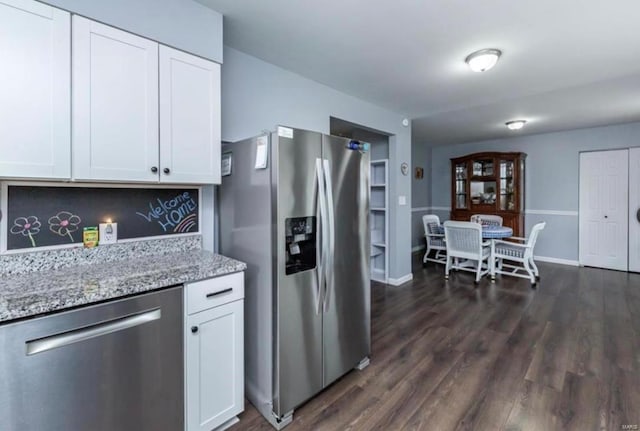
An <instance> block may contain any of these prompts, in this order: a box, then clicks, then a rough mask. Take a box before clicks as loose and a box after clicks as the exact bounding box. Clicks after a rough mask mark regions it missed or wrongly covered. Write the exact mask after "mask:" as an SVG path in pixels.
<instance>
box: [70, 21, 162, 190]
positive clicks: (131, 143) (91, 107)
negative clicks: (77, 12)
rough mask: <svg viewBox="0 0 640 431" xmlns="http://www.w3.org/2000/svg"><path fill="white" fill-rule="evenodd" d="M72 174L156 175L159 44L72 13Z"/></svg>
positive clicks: (78, 176) (117, 177)
mask: <svg viewBox="0 0 640 431" xmlns="http://www.w3.org/2000/svg"><path fill="white" fill-rule="evenodd" d="M72 37H73V177H74V178H75V179H82V180H108V181H158V157H159V155H158V44H157V43H156V42H153V41H150V40H147V39H144V38H141V37H138V36H135V35H133V34H130V33H127V32H124V31H121V30H118V29H115V28H113V27H109V26H106V25H103V24H100V23H97V22H94V21H91V20H88V19H86V18H82V17H79V16H74V17H73V36H72Z"/></svg>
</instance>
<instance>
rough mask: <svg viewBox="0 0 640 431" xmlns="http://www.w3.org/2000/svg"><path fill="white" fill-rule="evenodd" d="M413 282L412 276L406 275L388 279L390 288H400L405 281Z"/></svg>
mask: <svg viewBox="0 0 640 431" xmlns="http://www.w3.org/2000/svg"><path fill="white" fill-rule="evenodd" d="M411 280H413V274H406V275H403V276H402V277H399V278H389V279H388V281H389V284H390V285H392V286H400V285H401V284H404V283H406V282H407V281H411Z"/></svg>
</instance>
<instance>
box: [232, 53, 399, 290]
mask: <svg viewBox="0 0 640 431" xmlns="http://www.w3.org/2000/svg"><path fill="white" fill-rule="evenodd" d="M224 60H225V62H224V65H223V67H222V139H223V140H225V141H230V142H234V141H237V140H240V139H242V138H247V137H250V136H255V135H257V134H259V133H260V132H261V131H263V130H274V128H275V126H276V125H278V124H283V125H287V126H291V127H296V128H302V129H308V130H316V131H319V132H323V133H329V132H330V117H331V116H333V117H336V118H340V119H344V120H346V121H349V122H353V123H355V124H361V125H363V126H365V127H367V128H371V129H375V130H380V131H384V132H385V133H388V134H390V135H391V136H390V137H389V159H390V171H391V172H392V174H391V175H390V176H391V178H390V179H391V183H390V207H391V211H390V213H391V214H390V216H391V217H390V225H389V236H390V253H389V260H390V263H389V268H390V271H389V276H390V277H391V278H400V277H403V276H405V275H407V274H410V273H411V257H410V253H411V228H410V220H411V181H410V177H409V176H403V175H399V174H398V172H399V170H400V164H401V163H402V162H406V163H409V164H411V127H403V126H402V119H403V116H402V115H401V114H397V113H394V112H390V111H387V110H385V109H383V108H380V107H378V106H375V105H372V104H370V103H368V102H365V101H362V100H360V99H357V98H355V97H352V96H348V95H346V94H344V93H341V92H339V91H337V90H334V89H332V88H330V87H327V86H325V85H322V84H319V83H317V82H315V81H312V80H309V79H306V78H304V77H302V76H300V75H297V74H294V73H292V72H289V71H286V70H284V69H281V68H279V67H277V66H274V65H272V64H269V63H266V62H264V61H262V60H259V59H257V58H255V57H252V56H249V55H247V54H244V53H241V52H240V51H237V50H234V49H232V48H229V47H225V48H224ZM400 194H404V195H405V196H406V197H407V205H405V206H399V205H398V198H397V196H398V195H400Z"/></svg>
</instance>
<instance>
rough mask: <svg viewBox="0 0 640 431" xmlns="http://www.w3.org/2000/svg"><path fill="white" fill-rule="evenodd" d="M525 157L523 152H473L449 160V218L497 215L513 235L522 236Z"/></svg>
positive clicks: (464, 218)
mask: <svg viewBox="0 0 640 431" xmlns="http://www.w3.org/2000/svg"><path fill="white" fill-rule="evenodd" d="M526 158H527V155H526V154H525V153H475V154H469V155H467V156H463V157H457V158H455V159H451V215H450V217H451V220H459V221H469V220H470V219H471V216H472V215H474V214H494V215H499V216H501V217H502V219H503V224H504V225H505V226H509V227H510V228H512V229H513V234H514V235H515V236H521V237H523V236H525V231H524V162H525V159H526Z"/></svg>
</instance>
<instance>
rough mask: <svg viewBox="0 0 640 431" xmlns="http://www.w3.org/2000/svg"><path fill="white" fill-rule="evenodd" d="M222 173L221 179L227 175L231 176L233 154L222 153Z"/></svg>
mask: <svg viewBox="0 0 640 431" xmlns="http://www.w3.org/2000/svg"><path fill="white" fill-rule="evenodd" d="M221 162H222V172H221V175H222V176H223V177H226V176H228V175H231V164H232V162H233V154H232V153H230V152H229V153H224V154H223V155H222V160H221Z"/></svg>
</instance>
